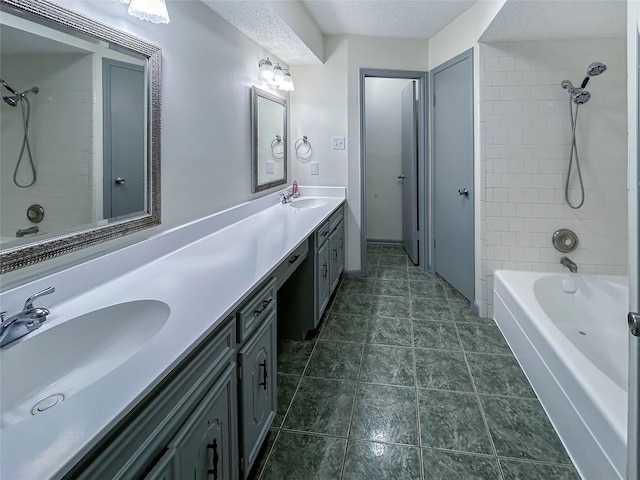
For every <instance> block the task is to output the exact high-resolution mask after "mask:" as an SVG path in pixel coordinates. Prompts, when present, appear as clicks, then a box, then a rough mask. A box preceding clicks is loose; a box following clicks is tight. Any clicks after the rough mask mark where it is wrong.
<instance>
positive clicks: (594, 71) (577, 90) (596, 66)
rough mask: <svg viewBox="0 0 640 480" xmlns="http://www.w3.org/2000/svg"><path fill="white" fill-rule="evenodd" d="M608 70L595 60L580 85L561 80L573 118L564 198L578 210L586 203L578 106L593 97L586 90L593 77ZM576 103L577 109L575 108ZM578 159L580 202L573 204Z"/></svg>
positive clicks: (570, 115)
mask: <svg viewBox="0 0 640 480" xmlns="http://www.w3.org/2000/svg"><path fill="white" fill-rule="evenodd" d="M606 70H607V66H606V65H605V64H604V63H602V62H593V63H591V64H589V66H588V67H587V76H586V77H584V80H582V83H581V84H580V87H574V86H573V84H572V83H571V82H570V81H569V80H563V81H562V82H560V86H561V87H562V88H564V89H565V90H567V91H568V92H569V117H570V118H571V151H570V152H569V169H568V171H567V180H566V182H565V185H564V199H565V201H566V202H567V205H569V207H571V208H573V209H574V210H577V209H578V208H580V207H582V205H583V204H584V199H585V196H584V183H583V182H582V172H581V171H580V159H579V158H578V145H577V144H576V128H577V126H578V107H579V106H580V105H584V104H585V103H587V102H588V101H589V100H590V99H591V93H590V92H589V91H588V90H585V87H586V86H587V84H588V83H589V79H590V78H591V77H595V76H597V75H600V74H601V73H603V72H605V71H606ZM573 104H575V106H576V107H575V111H574V108H573ZM574 156H575V160H576V171H577V174H578V181H579V182H580V202H579V203H577V204H572V203H571V200H570V199H569V181H570V180H571V170H572V167H573V159H574Z"/></svg>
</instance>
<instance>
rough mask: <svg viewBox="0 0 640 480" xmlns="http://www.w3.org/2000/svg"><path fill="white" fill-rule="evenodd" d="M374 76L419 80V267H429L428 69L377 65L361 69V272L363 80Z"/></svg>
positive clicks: (363, 237)
mask: <svg viewBox="0 0 640 480" xmlns="http://www.w3.org/2000/svg"><path fill="white" fill-rule="evenodd" d="M368 77H373V78H395V79H407V80H415V81H417V82H418V88H417V92H418V198H417V201H418V209H419V211H418V258H419V259H420V260H419V261H420V265H419V268H420V269H421V270H423V271H427V269H428V268H429V265H428V263H429V262H428V261H425V260H427V258H428V257H427V254H426V250H425V246H426V239H427V238H429V232H428V231H427V230H428V229H429V225H428V222H427V219H428V217H427V212H428V211H429V205H428V197H427V185H428V182H429V172H428V168H427V158H428V157H427V151H428V150H427V149H428V128H429V124H428V118H429V116H428V102H427V94H428V92H429V72H426V71H425V72H420V71H415V70H387V69H380V68H361V69H360V274H361V275H362V276H367V273H368V268H369V262H368V259H367V201H366V200H367V185H366V184H367V182H366V178H367V175H366V161H365V160H366V156H367V152H366V147H367V124H366V116H365V80H366V78H368Z"/></svg>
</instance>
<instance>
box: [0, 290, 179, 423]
mask: <svg viewBox="0 0 640 480" xmlns="http://www.w3.org/2000/svg"><path fill="white" fill-rule="evenodd" d="M169 312H170V309H169V306H168V305H167V304H166V303H164V302H160V301H157V300H136V301H131V302H126V303H120V304H117V305H112V306H109V307H105V308H102V309H100V310H96V311H93V312H90V313H87V314H85V315H81V316H79V317H75V318H73V319H70V320H67V321H66V322H63V323H60V324H59V325H56V326H54V327H53V328H50V329H48V330H44V331H42V332H38V333H37V334H36V335H33V336H32V337H25V338H24V339H23V340H22V341H21V342H19V343H16V344H15V345H11V346H10V347H7V348H5V349H3V350H0V364H2V375H1V376H0V427H6V426H8V425H12V424H14V423H17V422H20V421H22V420H23V419H25V418H27V417H29V416H31V415H35V414H37V413H39V412H41V411H44V410H47V409H48V408H51V407H53V406H55V405H56V404H57V403H59V402H61V401H63V400H64V399H65V398H69V397H70V396H71V395H74V394H76V393H78V392H79V391H81V390H83V389H84V388H86V387H88V386H89V385H91V384H93V383H95V382H97V381H99V380H100V379H101V378H103V377H104V376H105V375H107V374H108V373H109V372H111V371H112V370H114V369H115V368H117V367H118V366H120V365H122V364H123V363H124V362H126V361H127V360H128V359H129V358H130V357H131V356H133V355H134V354H135V353H136V352H137V351H138V350H139V349H140V348H141V347H143V346H144V345H145V343H146V342H148V341H149V340H150V339H151V338H153V337H154V336H155V335H156V334H157V333H158V332H159V331H160V330H161V329H162V327H163V326H164V324H165V323H166V322H167V320H168V318H169Z"/></svg>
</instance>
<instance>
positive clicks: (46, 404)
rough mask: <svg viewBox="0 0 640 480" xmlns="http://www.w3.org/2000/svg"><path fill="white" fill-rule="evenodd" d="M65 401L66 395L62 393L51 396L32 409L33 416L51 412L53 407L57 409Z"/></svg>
mask: <svg viewBox="0 0 640 480" xmlns="http://www.w3.org/2000/svg"><path fill="white" fill-rule="evenodd" d="M63 400H64V395H62V394H61V393H56V394H55V395H49V396H48V397H47V398H43V399H42V400H40V401H39V402H38V403H36V404H35V405H34V406H33V408H32V409H31V415H37V414H38V413H40V412H44V411H45V410H49V409H50V408H51V407H55V406H56V405H57V404H59V403H60V402H61V401H63Z"/></svg>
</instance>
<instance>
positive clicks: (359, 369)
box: [340, 302, 373, 479]
mask: <svg viewBox="0 0 640 480" xmlns="http://www.w3.org/2000/svg"><path fill="white" fill-rule="evenodd" d="M372 310H373V302H371V303H370V304H369V315H368V319H367V324H366V327H365V333H364V338H365V341H366V339H367V336H368V334H369V324H370V322H371V311H372ZM364 350H365V348H364V345H363V347H362V351H361V352H360V365H358V376H357V380H356V390H355V393H354V395H353V403H352V404H351V414H350V415H349V426H348V427H347V443H346V445H345V452H344V458H343V460H342V468H341V470H340V479H342V477H343V476H344V468H345V465H346V463H347V451H348V450H349V438H350V437H351V426H352V424H353V415H354V413H355V410H356V402H357V401H358V392H359V391H360V375H361V374H362V362H363V360H364Z"/></svg>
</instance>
